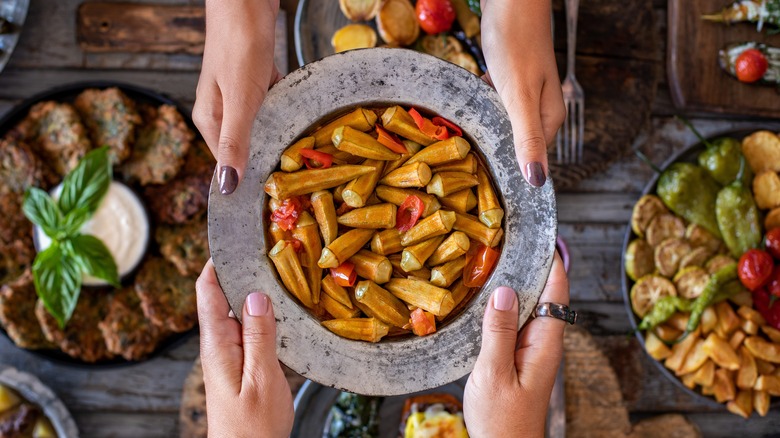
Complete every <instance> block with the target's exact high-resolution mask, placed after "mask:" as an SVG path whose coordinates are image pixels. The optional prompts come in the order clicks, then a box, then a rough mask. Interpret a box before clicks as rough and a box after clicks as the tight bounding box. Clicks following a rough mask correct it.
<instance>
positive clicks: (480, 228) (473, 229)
mask: <svg viewBox="0 0 780 438" xmlns="http://www.w3.org/2000/svg"><path fill="white" fill-rule="evenodd" d="M452 228H454V229H455V230H458V231H463V232H464V233H466V235H467V236H469V237H470V238H472V239H474V240H476V241H477V242H480V243H482V244H485V245H487V246H489V247H491V248H492V247H495V246H496V245H498V244H499V243H500V242H501V238H502V237H504V230H503V229H501V228H488V227H486V226H485V224H483V223H482V222H480V221H479V219H477V218H476V217H474V216H471V215H469V214H461V213H455V223H454V224H453V226H452ZM410 231H411V230H410Z"/></svg>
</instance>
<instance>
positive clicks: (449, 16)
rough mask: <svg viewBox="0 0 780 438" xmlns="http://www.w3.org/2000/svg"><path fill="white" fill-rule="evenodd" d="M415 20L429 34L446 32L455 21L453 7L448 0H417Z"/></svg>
mask: <svg viewBox="0 0 780 438" xmlns="http://www.w3.org/2000/svg"><path fill="white" fill-rule="evenodd" d="M415 11H416V12H417V21H418V22H419V23H420V27H422V29H423V30H424V31H425V32H426V33H427V34H429V35H435V34H437V33H441V32H446V31H448V30H450V29H451V28H452V23H453V22H454V21H455V8H453V7H452V3H450V0H417V5H415Z"/></svg>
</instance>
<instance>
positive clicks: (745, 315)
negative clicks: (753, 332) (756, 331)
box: [737, 306, 766, 326]
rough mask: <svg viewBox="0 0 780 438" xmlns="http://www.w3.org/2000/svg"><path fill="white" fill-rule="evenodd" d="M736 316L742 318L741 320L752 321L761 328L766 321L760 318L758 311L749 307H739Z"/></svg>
mask: <svg viewBox="0 0 780 438" xmlns="http://www.w3.org/2000/svg"><path fill="white" fill-rule="evenodd" d="M737 314H738V315H739V316H741V317H742V319H746V320H748V321H753V322H754V323H756V324H758V325H759V326H762V325H764V324H766V320H765V319H764V317H763V316H761V314H760V313H758V311H756V310H753V309H752V308H750V307H747V306H740V307H739V309H737Z"/></svg>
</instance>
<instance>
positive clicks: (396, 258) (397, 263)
mask: <svg viewBox="0 0 780 438" xmlns="http://www.w3.org/2000/svg"><path fill="white" fill-rule="evenodd" d="M387 259H388V260H390V264H391V265H393V273H394V274H395V275H396V277H401V278H407V277H410V276H411V277H416V278H420V279H423V280H427V279H429V278H431V270H430V269H428V268H426V267H425V266H423V267H422V268H420V269H418V270H416V271H412V272H406V271H404V268H402V267H401V254H391V255H389V256H387Z"/></svg>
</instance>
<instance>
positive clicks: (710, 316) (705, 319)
mask: <svg viewBox="0 0 780 438" xmlns="http://www.w3.org/2000/svg"><path fill="white" fill-rule="evenodd" d="M717 325H718V313H717V312H716V311H715V308H714V307H712V306H709V307H707V308H706V309H704V312H703V313H702V314H701V333H702V334H703V335H705V336H706V335H708V334H710V332H711V331H713V330H714V329H715V327H717Z"/></svg>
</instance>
